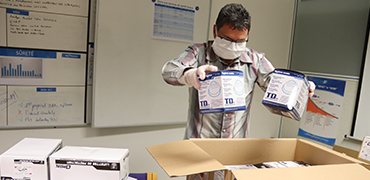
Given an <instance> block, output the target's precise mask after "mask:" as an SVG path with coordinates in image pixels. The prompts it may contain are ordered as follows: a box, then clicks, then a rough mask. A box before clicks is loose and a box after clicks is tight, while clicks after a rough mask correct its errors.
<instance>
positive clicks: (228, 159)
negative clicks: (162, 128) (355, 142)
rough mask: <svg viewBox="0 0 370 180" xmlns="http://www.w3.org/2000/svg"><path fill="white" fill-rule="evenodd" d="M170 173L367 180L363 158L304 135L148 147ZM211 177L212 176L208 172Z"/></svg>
mask: <svg viewBox="0 0 370 180" xmlns="http://www.w3.org/2000/svg"><path fill="white" fill-rule="evenodd" d="M147 150H148V151H149V153H150V154H151V155H152V156H153V157H154V159H155V160H156V161H157V162H158V164H159V165H160V166H161V167H162V168H163V169H164V170H165V171H166V173H167V174H168V175H169V176H170V177H177V176H186V175H192V174H198V173H202V172H214V171H219V170H222V171H225V173H224V174H225V179H226V180H232V179H233V178H234V177H235V178H236V179H238V180H242V179H248V180H267V179H269V180H270V179H284V180H296V179H300V180H312V179H315V180H328V179H336V180H348V179H356V180H365V179H370V171H368V170H367V169H366V168H364V167H363V166H361V165H360V163H361V161H359V160H357V159H354V158H352V157H349V156H347V155H345V154H341V153H339V152H336V151H333V150H331V149H328V148H326V147H323V146H320V145H318V144H315V143H313V142H310V141H306V140H301V139H294V138H292V139H289V138H288V139H280V138H279V139H190V140H183V141H177V142H171V143H166V144H160V145H155V146H150V147H147ZM271 161H304V162H307V163H308V164H310V165H311V166H309V167H290V168H272V169H243V170H231V171H227V170H226V168H225V165H246V164H257V163H262V162H271ZM209 177H211V178H212V176H209Z"/></svg>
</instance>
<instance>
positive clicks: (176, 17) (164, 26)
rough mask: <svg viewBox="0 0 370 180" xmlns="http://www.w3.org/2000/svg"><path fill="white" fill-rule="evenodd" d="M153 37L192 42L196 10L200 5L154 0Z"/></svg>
mask: <svg viewBox="0 0 370 180" xmlns="http://www.w3.org/2000/svg"><path fill="white" fill-rule="evenodd" d="M152 1H153V2H154V3H153V26H152V27H153V33H152V38H158V39H167V40H175V41H184V42H192V41H193V39H194V21H195V11H197V10H199V7H192V6H188V5H183V4H177V3H172V2H165V1H159V0H152Z"/></svg>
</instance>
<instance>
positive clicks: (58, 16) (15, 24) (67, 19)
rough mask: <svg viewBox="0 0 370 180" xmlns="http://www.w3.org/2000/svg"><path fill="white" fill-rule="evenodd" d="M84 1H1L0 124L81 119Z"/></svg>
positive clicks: (85, 44)
mask: <svg viewBox="0 0 370 180" xmlns="http://www.w3.org/2000/svg"><path fill="white" fill-rule="evenodd" d="M89 9H90V1H89V0H73V1H72V0H58V1H53V0H51V1H50V0H27V1H16V0H0V66H1V69H0V71H1V72H0V73H1V75H0V128H7V127H35V126H70V125H83V124H85V123H86V122H85V121H86V120H85V93H86V74H87V72H86V65H87V56H88V47H89V46H88V43H89V13H90V12H89Z"/></svg>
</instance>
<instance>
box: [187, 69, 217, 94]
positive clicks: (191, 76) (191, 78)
mask: <svg viewBox="0 0 370 180" xmlns="http://www.w3.org/2000/svg"><path fill="white" fill-rule="evenodd" d="M217 69H218V68H217V67H216V66H212V65H203V66H199V67H198V68H193V69H189V70H187V71H186V72H185V73H184V75H183V76H181V81H183V82H184V83H185V84H186V85H187V86H194V88H195V89H199V88H200V82H199V80H198V76H199V78H200V79H201V80H203V79H204V78H205V77H206V73H209V72H215V71H217Z"/></svg>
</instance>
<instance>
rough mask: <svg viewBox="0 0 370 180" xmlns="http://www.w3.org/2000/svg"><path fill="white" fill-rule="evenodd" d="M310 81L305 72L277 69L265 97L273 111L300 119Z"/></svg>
mask: <svg viewBox="0 0 370 180" xmlns="http://www.w3.org/2000/svg"><path fill="white" fill-rule="evenodd" d="M308 92H309V87H308V81H307V79H306V76H305V75H304V74H303V73H299V72H296V71H291V70H284V69H275V70H274V72H273V74H272V75H271V80H270V83H269V85H268V87H267V90H266V92H265V96H264V97H263V100H262V104H264V105H265V106H266V107H267V108H268V109H269V110H270V111H271V112H272V113H274V114H278V115H281V116H285V117H288V118H291V119H295V120H298V121H299V120H300V119H301V118H302V114H303V112H304V111H305V109H306V105H307V100H308Z"/></svg>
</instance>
